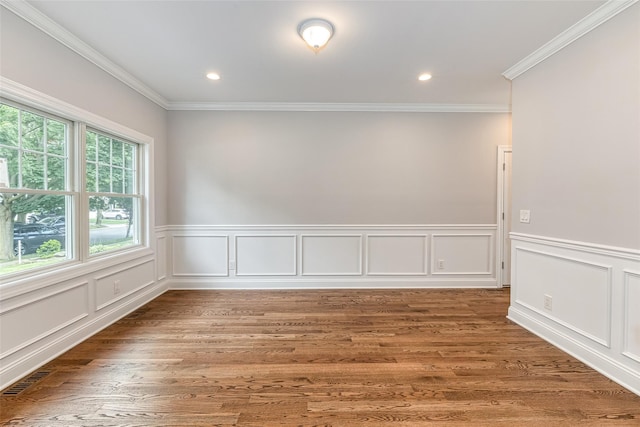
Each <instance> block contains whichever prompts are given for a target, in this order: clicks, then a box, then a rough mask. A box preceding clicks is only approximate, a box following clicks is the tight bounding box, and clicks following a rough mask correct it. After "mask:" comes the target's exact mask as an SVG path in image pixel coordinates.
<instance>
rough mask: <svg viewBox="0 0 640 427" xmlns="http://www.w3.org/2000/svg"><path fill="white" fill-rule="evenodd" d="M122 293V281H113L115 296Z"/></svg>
mask: <svg viewBox="0 0 640 427" xmlns="http://www.w3.org/2000/svg"><path fill="white" fill-rule="evenodd" d="M119 293H120V279H116V280H114V281H113V294H114V295H118V294H119Z"/></svg>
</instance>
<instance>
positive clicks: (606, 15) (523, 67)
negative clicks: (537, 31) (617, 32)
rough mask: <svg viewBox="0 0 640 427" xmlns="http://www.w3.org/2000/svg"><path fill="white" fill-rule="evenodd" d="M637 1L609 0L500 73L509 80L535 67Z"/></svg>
mask: <svg viewBox="0 0 640 427" xmlns="http://www.w3.org/2000/svg"><path fill="white" fill-rule="evenodd" d="M637 1H638V0H609V1H608V2H606V3H605V4H603V5H602V6H600V7H599V8H598V9H596V10H594V11H593V12H591V13H590V14H589V15H587V16H586V17H584V18H583V19H581V20H580V21H578V22H577V23H576V24H574V25H572V26H571V27H569V28H568V29H566V30H565V31H563V32H562V33H560V34H559V35H557V36H556V37H554V38H553V39H551V41H549V42H548V43H546V44H544V45H543V46H541V47H540V48H539V49H537V50H535V51H534V52H533V53H531V54H529V55H528V56H527V57H525V58H524V59H522V60H521V61H519V62H518V63H517V64H515V65H514V66H512V67H511V68H509V69H508V70H506V71H505V72H504V73H502V75H503V76H504V77H505V78H507V79H509V80H513V79H515V78H516V77H518V76H520V75H521V74H523V73H525V72H526V71H527V70H529V69H531V68H533V67H535V66H536V65H538V64H539V63H541V62H543V61H544V60H546V59H547V58H549V57H551V56H552V55H554V54H556V53H557V52H559V51H560V50H562V49H564V48H565V47H567V46H569V45H570V44H571V43H573V42H574V41H576V40H578V39H579V38H580V37H582V36H584V35H585V34H587V33H589V32H590V31H592V30H593V29H595V28H597V27H598V26H600V25H601V24H604V23H605V22H607V21H608V20H609V19H611V18H613V17H614V16H616V15H617V14H618V13H620V12H622V11H623V10H625V9H626V8H628V7H629V6H631V5H633V4H634V3H636V2H637Z"/></svg>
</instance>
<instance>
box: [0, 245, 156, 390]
mask: <svg viewBox="0 0 640 427" xmlns="http://www.w3.org/2000/svg"><path fill="white" fill-rule="evenodd" d="M154 239H155V237H154ZM166 240H167V237H166V235H165V242H166ZM155 241H156V240H154V242H155ZM158 247H160V245H158ZM165 249H166V246H165ZM165 256H166V251H165ZM157 261H158V262H157V264H158V265H156V257H155V255H154V252H153V250H152V249H150V248H142V249H139V250H134V251H130V252H125V253H121V254H118V255H113V256H108V257H104V258H102V259H95V260H92V261H90V262H87V263H78V264H76V265H72V266H70V267H66V268H65V269H62V270H60V271H55V272H51V271H49V272H47V273H44V274H41V275H34V276H29V277H24V278H21V279H19V280H14V281H11V282H5V283H3V285H2V288H1V289H0V336H1V338H2V339H0V388H5V387H7V386H9V385H10V384H12V383H13V382H14V381H16V380H18V379H20V378H21V377H24V376H25V375H27V374H28V373H29V372H31V371H33V370H35V369H37V368H38V367H39V366H42V365H44V364H45V363H47V362H48V361H50V360H51V359H53V358H55V357H56V356H58V355H60V354H62V353H63V352H65V351H67V350H68V349H70V348H71V347H73V346H74V345H76V344H78V343H80V342H82V341H83V340H85V339H87V338H88V337H90V336H91V335H93V334H95V333H96V332H98V331H100V330H101V329H103V328H105V327H106V326H108V325H109V324H111V323H113V322H115V321H117V320H118V319H120V318H122V317H123V316H125V315H126V314H127V313H129V312H131V311H133V310H135V309H136V308H138V307H140V306H142V305H144V304H145V303H147V302H149V301H151V300H152V299H154V298H156V297H157V296H158V295H160V294H162V293H163V292H164V291H166V289H167V287H168V282H167V281H166V280H165V281H157V280H156V277H159V276H161V275H163V274H164V275H165V276H166V275H167V274H168V272H167V270H166V259H161V260H157ZM158 272H160V273H158ZM163 272H164V273H163Z"/></svg>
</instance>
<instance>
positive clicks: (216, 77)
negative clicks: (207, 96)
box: [207, 73, 220, 80]
mask: <svg viewBox="0 0 640 427" xmlns="http://www.w3.org/2000/svg"><path fill="white" fill-rule="evenodd" d="M207 78H208V79H209V80H220V74H218V73H208V74H207Z"/></svg>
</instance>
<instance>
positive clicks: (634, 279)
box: [623, 270, 640, 363]
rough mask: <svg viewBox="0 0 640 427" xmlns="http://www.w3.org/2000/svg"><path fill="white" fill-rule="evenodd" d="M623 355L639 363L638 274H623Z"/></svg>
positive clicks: (627, 271)
mask: <svg viewBox="0 0 640 427" xmlns="http://www.w3.org/2000/svg"><path fill="white" fill-rule="evenodd" d="M624 287H625V298H624V300H625V315H624V353H623V354H624V355H625V356H627V357H629V358H631V359H633V360H635V361H636V362H639V363H640V272H637V271H629V270H626V271H625V272H624Z"/></svg>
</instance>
